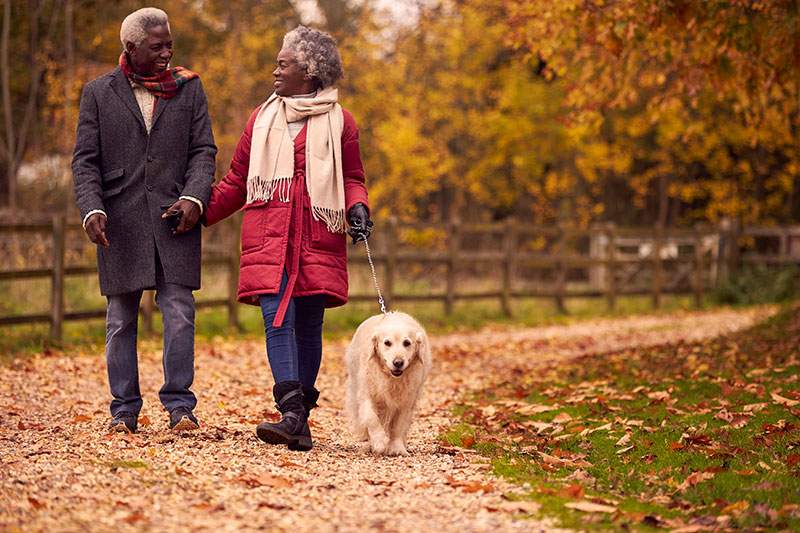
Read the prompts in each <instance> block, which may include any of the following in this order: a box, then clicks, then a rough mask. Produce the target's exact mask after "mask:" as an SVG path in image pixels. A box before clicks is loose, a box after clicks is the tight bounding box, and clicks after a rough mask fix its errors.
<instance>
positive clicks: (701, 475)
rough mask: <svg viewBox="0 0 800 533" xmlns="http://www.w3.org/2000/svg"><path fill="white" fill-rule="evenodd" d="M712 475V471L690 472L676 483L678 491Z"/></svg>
mask: <svg viewBox="0 0 800 533" xmlns="http://www.w3.org/2000/svg"><path fill="white" fill-rule="evenodd" d="M713 477H714V473H713V472H692V473H691V474H689V476H688V477H687V478H686V479H685V480H684V481H683V483H681V484H680V485H678V490H679V491H684V490H686V489H688V488H689V487H694V486H695V485H697V484H698V483H702V482H703V481H707V480H709V479H711V478H713Z"/></svg>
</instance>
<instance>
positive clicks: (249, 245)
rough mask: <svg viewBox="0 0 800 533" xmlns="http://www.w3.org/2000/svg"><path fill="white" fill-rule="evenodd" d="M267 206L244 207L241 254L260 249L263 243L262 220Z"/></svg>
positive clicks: (263, 220)
mask: <svg viewBox="0 0 800 533" xmlns="http://www.w3.org/2000/svg"><path fill="white" fill-rule="evenodd" d="M266 209H267V206H266V205H264V204H261V205H254V206H251V207H246V208H245V210H244V216H243V218H242V254H246V253H248V252H254V251H257V250H260V249H261V246H262V245H263V244H264V222H265V219H266V216H265V215H266Z"/></svg>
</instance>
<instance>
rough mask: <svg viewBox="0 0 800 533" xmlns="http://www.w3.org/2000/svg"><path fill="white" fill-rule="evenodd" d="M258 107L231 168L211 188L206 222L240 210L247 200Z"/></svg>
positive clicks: (211, 221)
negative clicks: (251, 142) (248, 175)
mask: <svg viewBox="0 0 800 533" xmlns="http://www.w3.org/2000/svg"><path fill="white" fill-rule="evenodd" d="M260 108H261V106H259V107H257V108H256V109H255V110H254V111H253V113H252V114H251V115H250V118H249V119H248V121H247V125H245V128H244V131H243V132H242V136H241V137H239V142H238V143H237V144H236V150H235V151H234V152H233V159H231V168H230V169H229V170H228V173H227V174H225V177H224V178H222V179H221V180H220V182H219V183H217V184H216V185H214V187H213V189H212V190H211V200H210V201H209V203H208V210H207V211H206V224H207V225H209V226H210V225H212V224H216V223H217V222H219V221H220V220H222V219H224V218H227V217H229V216H231V215H232V214H233V213H235V212H236V211H238V210H239V209H240V208H241V207H242V206H243V205H244V204H245V201H246V200H247V173H248V171H249V170H250V140H251V138H252V136H253V124H255V122H256V117H257V116H258V110H259V109H260Z"/></svg>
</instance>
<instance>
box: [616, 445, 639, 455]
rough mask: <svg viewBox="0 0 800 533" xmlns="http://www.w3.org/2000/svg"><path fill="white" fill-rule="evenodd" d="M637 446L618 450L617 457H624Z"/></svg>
mask: <svg viewBox="0 0 800 533" xmlns="http://www.w3.org/2000/svg"><path fill="white" fill-rule="evenodd" d="M633 448H635V446H628V447H627V448H622V449H621V450H617V455H622V454H623V453H626V452H629V451H631V450H632V449H633Z"/></svg>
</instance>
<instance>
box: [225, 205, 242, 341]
mask: <svg viewBox="0 0 800 533" xmlns="http://www.w3.org/2000/svg"><path fill="white" fill-rule="evenodd" d="M236 220H238V219H234V222H233V223H232V224H231V229H232V230H233V238H232V239H231V244H232V246H231V249H230V253H229V255H228V303H227V307H228V326H229V327H231V328H233V329H236V330H237V331H241V330H242V325H241V323H240V322H239V302H238V300H237V293H238V290H239V254H240V242H239V240H240V238H241V230H240V228H239V224H238V222H236Z"/></svg>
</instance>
